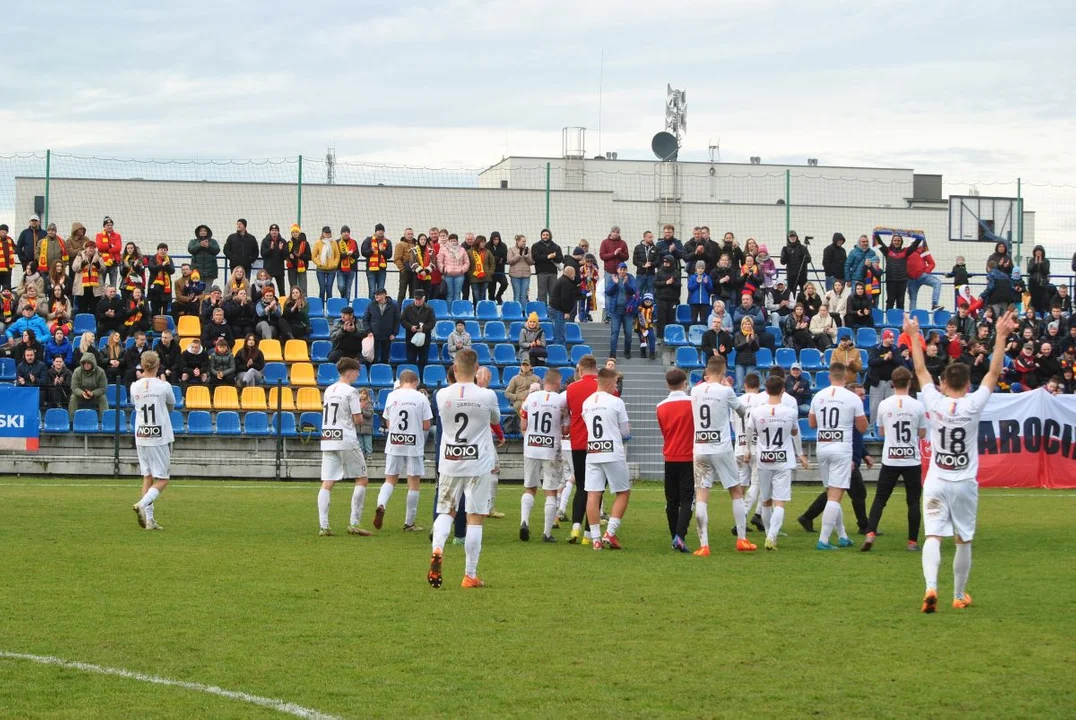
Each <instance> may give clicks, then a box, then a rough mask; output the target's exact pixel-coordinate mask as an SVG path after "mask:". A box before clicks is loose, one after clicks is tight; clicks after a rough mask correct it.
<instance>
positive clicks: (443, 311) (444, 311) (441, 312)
mask: <svg viewBox="0 0 1076 720" xmlns="http://www.w3.org/2000/svg"><path fill="white" fill-rule="evenodd" d="M426 304H427V305H429V306H430V309H431V310H433V316H434V317H435V318H437V319H438V320H448V319H449V318H451V317H452V315H451V314H449V312H448V303H447V302H445V301H444V300H429V301H427V303H426Z"/></svg>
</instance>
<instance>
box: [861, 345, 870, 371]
mask: <svg viewBox="0 0 1076 720" xmlns="http://www.w3.org/2000/svg"><path fill="white" fill-rule="evenodd" d="M859 359H860V361H861V362H862V363H863V372H867V362H868V361H869V360H870V353H868V352H867V351H866V350H860V351H859Z"/></svg>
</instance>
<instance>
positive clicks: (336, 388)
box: [321, 381, 362, 450]
mask: <svg viewBox="0 0 1076 720" xmlns="http://www.w3.org/2000/svg"><path fill="white" fill-rule="evenodd" d="M360 413H362V403H361V402H360V401H359V391H358V390H356V389H355V388H353V387H351V386H350V385H348V384H347V383H343V382H339V381H337V382H335V383H333V384H332V385H330V386H329V387H328V388H326V389H325V394H324V395H323V396H322V398H321V449H322V450H347V449H348V448H355V447H358V446H359V437H358V435H356V434H355V416H356V415H359V414H360Z"/></svg>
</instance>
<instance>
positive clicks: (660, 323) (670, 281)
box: [654, 254, 681, 342]
mask: <svg viewBox="0 0 1076 720" xmlns="http://www.w3.org/2000/svg"><path fill="white" fill-rule="evenodd" d="M680 287H681V282H680V270H679V269H678V268H677V267H676V258H675V257H673V256H672V255H671V254H670V255H666V256H665V257H663V258H662V259H661V267H659V268H658V271H657V273H656V274H655V275H654V299H655V300H657V307H658V313H657V318H656V319H655V321H654V324H655V325H657V328H658V338H659V339H661V340H662V341H663V342H664V338H665V326H666V325H672V324H674V323H675V322H676V306H677V305H679V304H680Z"/></svg>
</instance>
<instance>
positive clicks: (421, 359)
mask: <svg viewBox="0 0 1076 720" xmlns="http://www.w3.org/2000/svg"><path fill="white" fill-rule="evenodd" d="M426 337H429V335H427V336H426ZM429 359H430V345H429V343H428V342H427V343H426V344H425V345H423V346H422V347H415V346H414V345H412V344H411V343H410V342H408V343H407V362H409V363H412V364H413V365H417V366H418V378H419V381H421V380H422V371H423V370H425V369H426V363H427V361H428V360H429Z"/></svg>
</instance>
